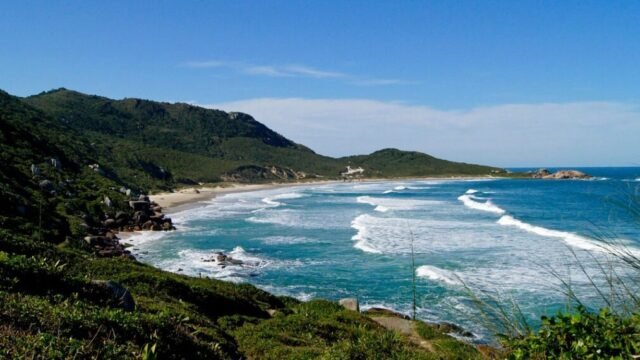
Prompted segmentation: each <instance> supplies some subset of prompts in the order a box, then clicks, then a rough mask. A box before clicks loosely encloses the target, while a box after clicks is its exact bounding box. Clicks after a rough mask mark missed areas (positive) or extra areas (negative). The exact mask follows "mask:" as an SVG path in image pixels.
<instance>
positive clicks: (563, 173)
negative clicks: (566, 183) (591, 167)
mask: <svg viewBox="0 0 640 360" xmlns="http://www.w3.org/2000/svg"><path fill="white" fill-rule="evenodd" d="M590 177H591V176H589V175H587V174H585V173H583V172H581V171H577V170H560V171H558V172H556V173H554V174H551V175H547V176H545V177H544V179H587V178H590Z"/></svg>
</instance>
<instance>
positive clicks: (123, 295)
mask: <svg viewBox="0 0 640 360" xmlns="http://www.w3.org/2000/svg"><path fill="white" fill-rule="evenodd" d="M91 283H92V284H94V285H96V286H98V287H103V288H105V289H107V290H108V291H109V292H110V293H111V297H112V299H113V300H115V301H116V302H117V304H118V305H119V306H120V307H122V309H123V310H125V311H135V309H136V302H135V301H134V300H133V296H131V293H130V292H129V290H127V289H126V288H125V287H124V286H122V285H120V284H118V283H117V282H115V281H111V280H92V281H91Z"/></svg>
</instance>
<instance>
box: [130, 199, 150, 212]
mask: <svg viewBox="0 0 640 360" xmlns="http://www.w3.org/2000/svg"><path fill="white" fill-rule="evenodd" d="M129 206H130V207H131V208H132V209H133V210H135V211H146V210H148V209H149V202H148V201H141V200H138V201H129Z"/></svg>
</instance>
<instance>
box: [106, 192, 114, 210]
mask: <svg viewBox="0 0 640 360" xmlns="http://www.w3.org/2000/svg"><path fill="white" fill-rule="evenodd" d="M104 204H105V205H107V207H112V206H113V201H111V199H110V198H109V197H108V196H106V195H105V196H104Z"/></svg>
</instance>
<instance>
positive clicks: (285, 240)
mask: <svg viewBox="0 0 640 360" xmlns="http://www.w3.org/2000/svg"><path fill="white" fill-rule="evenodd" d="M259 240H260V241H262V242H264V243H265V244H268V245H297V244H309V243H315V242H318V240H315V239H311V238H308V237H304V236H267V237H263V238H259Z"/></svg>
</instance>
